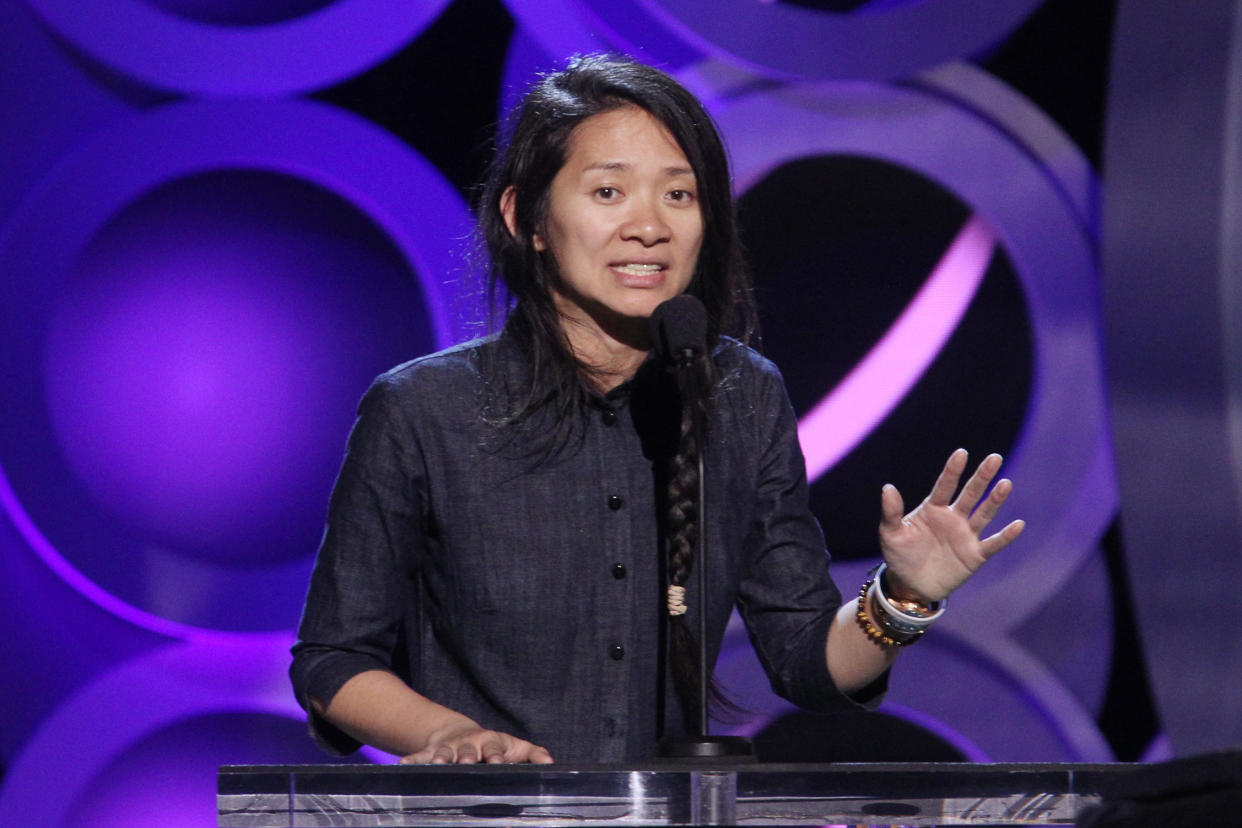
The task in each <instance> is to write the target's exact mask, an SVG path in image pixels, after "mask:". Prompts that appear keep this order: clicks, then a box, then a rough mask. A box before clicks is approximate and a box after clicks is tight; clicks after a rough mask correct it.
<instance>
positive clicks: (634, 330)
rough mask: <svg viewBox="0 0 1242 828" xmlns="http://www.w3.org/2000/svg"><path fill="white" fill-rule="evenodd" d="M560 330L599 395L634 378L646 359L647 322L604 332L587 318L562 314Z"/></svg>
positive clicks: (609, 327)
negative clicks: (563, 332) (562, 331)
mask: <svg viewBox="0 0 1242 828" xmlns="http://www.w3.org/2000/svg"><path fill="white" fill-rule="evenodd" d="M561 327H562V330H564V331H565V338H566V339H567V340H568V341H569V348H570V351H571V352H572V354H573V357H574V359H576V360H577V361H578V364H579V365H581V366H583V372H584V375H585V377H586V379H587V381H588V382H589V383H590V384H591V385H592V386H593V387H594V388H595V389H596V390H597V391H599V392H600V393H601V394H605V393H607V392H609V391H611V390H612V389H614V388H616V387H617V386H618V385H620V384H621V383H623V382H625V381H626V380H628V379H629V378H630V377H632V376H634V374H635V373H636V372H637V371H638V366H640V365H642V363H643V360H645V359H646V358H647V350H648V341H647V326H646V320H642V319H638V320H633V321H632V322H631V321H630V320H627V324H623V325H610V326H608V327H607V328H606V327H604V326H601V325H599V324H598V323H597V322H596V321H595V320H594V319H592V318H590V317H586V318H583V317H582V316H581V315H579V314H574V315H569V314H562V315H561Z"/></svg>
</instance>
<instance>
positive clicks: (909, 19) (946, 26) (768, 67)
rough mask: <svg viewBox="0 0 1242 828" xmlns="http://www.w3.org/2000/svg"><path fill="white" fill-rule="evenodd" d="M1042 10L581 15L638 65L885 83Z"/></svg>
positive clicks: (681, 1) (607, 1) (704, 7)
mask: <svg viewBox="0 0 1242 828" xmlns="http://www.w3.org/2000/svg"><path fill="white" fill-rule="evenodd" d="M1041 2H1042V0H1014V1H1012V2H1003V3H998V2H996V0H921V2H914V3H884V4H882V6H880V7H872V8H868V7H864V8H860V9H857V10H855V11H853V12H849V13H840V12H825V11H817V10H815V9H810V8H804V7H799V6H796V5H793V4H790V3H780V2H762V1H761V0H626V2H616V0H582V5H583V6H585V7H586V8H588V9H589V10H590V12H591V13H592V15H593V17H594V19H595V20H596V21H597V24H598V25H599V26H600V27H601V28H602V29H603V30H604V31H605V32H606V33H607V34H606V36H607V37H608V38H609V39H611V40H614V41H616V42H618V43H621V44H624V45H625V46H626V48H627V49H628V50H629V51H631V52H632V53H633V54H635V55H638V56H639V57H642V58H644V59H647V60H652V59H654V60H657V61H660V62H666V63H669V64H671V65H674V66H679V65H681V63H682V62H684V60H685V56H686V54H687V52H690V51H694V52H700V53H707V54H711V55H713V56H715V57H717V58H720V59H722V60H726V61H729V62H731V63H734V64H737V65H739V66H742V67H745V68H747V69H750V70H751V71H754V72H757V73H760V74H763V75H767V76H769V77H773V78H776V79H782V80H788V79H795V78H807V79H860V80H888V79H896V78H903V77H907V76H909V75H912V74H915V73H917V72H919V71H921V70H923V69H928V68H931V67H933V66H937V65H939V64H941V63H944V62H945V61H948V60H952V59H954V58H960V57H964V56H968V55H972V54H975V53H976V52H980V51H983V50H985V49H987V48H989V47H991V46H992V45H994V44H996V43H999V42H1000V41H1001V40H1002V39H1004V37H1005V36H1006V35H1007V34H1009V33H1010V32H1011V31H1013V29H1015V28H1016V27H1017V26H1018V25H1019V24H1020V23H1021V22H1022V21H1023V20H1025V19H1026V17H1027V16H1028V15H1029V14H1030V13H1031V12H1033V11H1034V10H1035V9H1036V8H1037V7H1038V6H1039V5H1040V4H1041ZM653 32H654V33H655V34H654V36H653ZM670 35H672V37H670Z"/></svg>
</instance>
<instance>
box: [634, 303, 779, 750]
mask: <svg viewBox="0 0 1242 828" xmlns="http://www.w3.org/2000/svg"><path fill="white" fill-rule="evenodd" d="M648 330H649V333H650V337H651V345H652V348H653V349H654V351H655V353H656V356H657V357H659V358H660V359H661V360H662V361H664V362H666V363H670V364H671V365H672V366H673V368H674V373H675V374H676V376H677V385H678V388H679V390H680V392H681V395H682V406H683V409H682V417H683V419H682V423H683V426H682V429H683V430H682V440H683V447H684V446H685V445H686V443H685V442H684V441H685V440H686V439H687V436H688V435H687V433H686V426H687V424H688V425H689V437H690V439H692V440H693V445H694V446H695V447H696V450H695V452H694V453H695V454H696V455H697V458H696V459H697V466H698V475H697V478H698V480H697V486H696V487H695V488H696V489H697V492H696V494H695V497H694V509H693V513H694V515H695V518H694V520H695V522H696V523H697V531H695V533H694V534H695V547H696V550H695V554H694V558H693V560H694V565H693V566H692V567H691V577H693V578H694V579H695V584H696V586H697V590H698V599H699V600H698V612H697V615H698V621H699V623H698V628H699V631H698V641H697V642H696V643H697V644H698V652H697V654H696V656H697V657H696V661H697V663H698V670H697V673H698V688H697V690H698V692H697V697H698V698H697V704H696V707H697V708H698V710H697V712H698V717H697V718H698V723H697V724H698V727H697V730H698V732H697V733H696V734H694V735H689V736H666V737H664V738H663V739H662V740H661V741H660V756H661V757H663V758H667V759H717V760H733V761H744V760H747V759H750V758H752V757H753V756H754V748H753V747H752V746H751V744H750V741H749V740H747V739H745V738H742V737H738V736H713V735H711V734H709V733H708V714H707V703H708V695H709V693H708V684H709V680H710V676H711V665H710V664H708V661H707V584H708V583H710V582H709V580H708V577H707V570H708V565H709V557H708V554H709V553H708V548H707V534H708V533H707V527H708V520H707V497H706V489H705V485H706V480H707V475H706V468H705V463H704V455H705V454H706V453H707V447H706V445H705V444H704V436H705V433H706V423H705V422H704V420H705V415H706V412H705V409H704V405H703V402H704V400H705V389H704V388H702V387H701V383H702V382H704V381H705V379H706V377H705V376H704V374H705V372H704V370H703V369H705V367H706V364H705V363H700V362H699V361H700V360H703V359H704V358H705V356H706V354H707V352H708V348H707V309H706V308H704V307H703V303H702V302H700V301H699V300H698V299H696V298H695V297H693V296H690V295H689V294H686V293H683V294H681V295H679V296H674V297H673V298H672V299H669V300H667V301H665V302H661V303H660V305H659V306H658V307H657V308H656V309H655V311H653V312H652V314H651V319H650V320H649V322H648ZM683 640H684V639H683Z"/></svg>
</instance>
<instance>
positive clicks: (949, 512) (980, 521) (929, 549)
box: [880, 449, 1026, 602]
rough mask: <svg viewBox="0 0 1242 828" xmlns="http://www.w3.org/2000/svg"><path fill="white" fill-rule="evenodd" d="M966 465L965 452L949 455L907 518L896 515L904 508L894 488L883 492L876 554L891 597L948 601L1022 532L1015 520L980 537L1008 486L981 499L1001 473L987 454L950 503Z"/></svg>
mask: <svg viewBox="0 0 1242 828" xmlns="http://www.w3.org/2000/svg"><path fill="white" fill-rule="evenodd" d="M967 459H968V458H967V456H966V450H965V449H958V450H957V451H955V452H953V454H951V455H949V459H948V461H947V462H946V463H945V465H944V469H943V470H942V471H941V472H940V476H939V477H937V478H936V484H935V485H934V486H933V487H932V490H931V493H930V494H929V495H928V496H927V497H926V498H925V499H924V500H923V502H922V503H920V504H919V505H918V506H917V507H915V509H914V510H913V511H911V512H910V513H909V514H907V515H904V516H903V514H902V513H903V511H904V510H905V506H904V504H903V503H902V499H901V494H900V493H899V492H898V491H897V489H896V487H894V486H892V485H891V484H890V485H886V486H885V487H884V489H883V491H882V493H881V495H880V507H881V515H882V517H881V520H880V551H881V553H882V554H883V555H884V560H885V562H886V563H887V564H888V570H889V575H888V584H889V586H890V588H891V589H892V591H893V593H894V594H895V596H896V597H899V598H909V599H914V600H919V601H923V602H932V601H940V600H942V599H944V598H946V597H948V595H949V593H950V592H952V591H953V590H955V589H957V588H958V587H959V586H961V585H962V583H963V582H965V581H966V579H967V578H969V577H970V576H971V575H972V574H974V572H975V571H976V570H978V569H979V567H981V566H983V563H984V562H985V561H986V560H987V559H988V558H990V557H992V556H993V555H995V554H996V553H997V552H999V551H1000V550H1001V549H1004V548H1005V547H1006V546H1008V545H1009V544H1010V543H1011V542H1012V541H1013V540H1014V539H1015V538H1017V537H1018V535H1020V534H1021V533H1022V530H1023V529H1024V528H1025V527H1026V524H1025V522H1023V521H1021V520H1015V521H1013V522H1012V523H1010V524H1008V525H1007V526H1005V528H1004V529H1002V530H1001V531H999V532H997V533H996V534H994V535H990V536H989V537H987V538H981V537H980V535H981V533H982V532H983V530H984V529H985V528H986V527H987V525H988V524H989V523H991V522H992V518H994V517H996V512H997V511H998V510H999V509H1000V507H1001V505H1002V504H1004V502H1005V499H1006V498H1007V497H1009V493H1010V492H1011V491H1012V490H1013V484H1012V483H1011V482H1010V481H1009V480H1001V481H999V482H998V483H997V484H996V485H995V486H994V487H992V491H991V493H990V494H987V497H986V498H985V497H984V495H985V493H987V490H988V486H989V485H990V484H991V482H992V480H993V478H995V477H996V473H997V472H998V471H1000V467H1001V457H1000V455H999V454H989V455H988V456H987V457H985V458H984V459H983V462H981V463H980V464H979V466H978V468H976V469H975V473H974V474H972V475H971V476H970V479H969V480H967V481H966V485H965V486H963V487H962V490H961V492H960V493H958V494H957V497H956V498H954V497H953V495H954V493H955V492H957V487H958V483H959V481H960V480H961V478H962V473H963V472H964V471H965V470H966V461H967Z"/></svg>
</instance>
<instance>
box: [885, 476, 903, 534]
mask: <svg viewBox="0 0 1242 828" xmlns="http://www.w3.org/2000/svg"><path fill="white" fill-rule="evenodd" d="M904 514H905V503H904V502H903V501H902V499H901V492H899V491H897V487H896V486H894V485H893V484H892V483H885V484H884V488H882V489H881V490H880V528H881V529H885V530H888V531H895V530H897V529H900V528H901V518H902V515H904Z"/></svg>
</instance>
